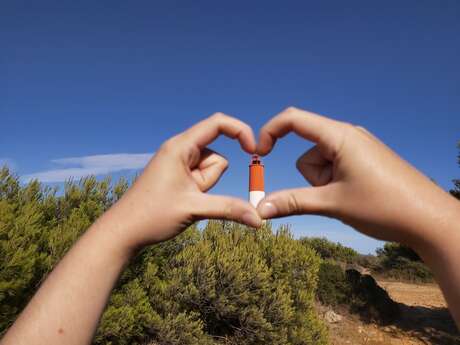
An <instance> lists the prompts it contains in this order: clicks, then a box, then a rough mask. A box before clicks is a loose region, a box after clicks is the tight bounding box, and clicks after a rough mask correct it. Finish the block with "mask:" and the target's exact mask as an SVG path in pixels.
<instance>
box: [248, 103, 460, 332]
mask: <svg viewBox="0 0 460 345" xmlns="http://www.w3.org/2000/svg"><path fill="white" fill-rule="evenodd" d="M291 131H292V132H295V133H297V134H298V135H300V136H302V137H303V138H305V139H307V140H309V141H312V142H314V143H315V144H316V145H315V146H314V147H313V148H312V149H310V150H309V151H307V152H305V153H304V154H303V155H302V156H301V157H300V158H299V159H298V161H297V168H298V170H299V171H300V173H301V174H302V175H303V176H304V177H305V179H306V180H307V181H308V182H310V184H311V185H312V187H303V188H298V189H291V190H283V191H278V192H275V193H273V194H271V195H268V196H267V197H266V198H265V199H264V200H262V202H261V203H260V204H259V206H258V211H259V214H260V215H261V216H262V217H263V218H274V217H282V216H287V215H291V214H322V215H326V216H329V217H334V218H337V219H339V220H341V221H343V222H344V223H346V224H349V225H351V226H353V227H354V228H355V229H357V230H358V231H361V232H363V233H365V234H367V235H369V236H372V237H375V238H378V239H382V240H387V241H396V242H400V243H403V244H406V245H409V246H410V247H412V248H413V249H414V250H416V251H417V253H418V254H419V255H420V256H421V257H422V259H423V260H424V261H425V262H426V263H427V264H428V266H429V267H430V268H431V269H432V270H433V272H434V275H435V277H436V279H437V281H438V282H439V284H440V286H441V289H442V291H443V293H444V295H445V297H446V300H447V303H448V305H449V308H450V310H451V312H452V315H453V317H454V319H455V320H456V322H457V325H460V269H458V265H460V226H459V219H460V202H458V200H456V199H454V198H453V197H451V196H450V195H449V194H448V193H446V192H444V191H443V190H442V189H440V188H439V187H438V186H436V185H435V184H434V183H433V182H432V181H431V180H429V179H428V178H427V177H426V176H424V175H423V174H422V173H420V172H419V171H417V170H416V169H415V168H414V167H412V166H411V165H410V164H408V163H407V162H405V161H404V160H403V159H401V158H400V157H399V156H398V155H397V154H396V153H394V152H393V151H392V150H390V149H389V148H388V147H387V146H386V145H384V144H383V143H382V142H380V141H379V140H378V139H377V138H375V137H374V136H373V135H372V134H371V133H369V132H368V131H367V130H365V129H364V128H361V127H356V126H353V125H350V124H346V123H343V122H339V121H334V120H332V119H329V118H326V117H323V116H320V115H316V114H313V113H310V112H307V111H302V110H299V109H295V108H289V109H287V110H285V111H284V112H282V113H281V114H279V115H278V116H276V117H274V118H273V119H271V120H270V121H269V122H268V123H267V124H266V125H265V126H264V127H263V128H262V129H261V131H260V138H259V143H258V147H257V151H258V153H259V154H261V155H266V154H268V153H269V152H270V151H271V150H272V148H273V146H274V144H275V142H276V140H277V139H278V138H280V137H283V136H284V135H286V134H287V133H289V132H291Z"/></svg>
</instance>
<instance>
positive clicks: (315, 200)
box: [257, 186, 333, 219]
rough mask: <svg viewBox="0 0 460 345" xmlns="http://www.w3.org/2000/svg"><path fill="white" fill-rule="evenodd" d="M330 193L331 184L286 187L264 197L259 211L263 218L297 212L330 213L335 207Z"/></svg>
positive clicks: (258, 208)
mask: <svg viewBox="0 0 460 345" xmlns="http://www.w3.org/2000/svg"><path fill="white" fill-rule="evenodd" d="M329 194H330V190H329V186H323V187H312V188H298V189H286V190H282V191H278V192H275V193H272V194H270V195H268V196H267V197H265V198H264V199H262V201H261V202H260V203H259V205H258V206H257V211H258V212H259V215H260V217H262V218H263V219H268V218H278V217H285V216H290V215H296V214H297V215H298V214H320V215H328V214H329V213H330V212H331V210H332V208H333V205H332V203H331V202H330V200H332V199H331V198H329V197H328V196H329Z"/></svg>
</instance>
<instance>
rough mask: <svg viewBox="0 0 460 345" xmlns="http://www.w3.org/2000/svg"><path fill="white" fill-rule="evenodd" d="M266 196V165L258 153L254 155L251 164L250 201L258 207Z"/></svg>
mask: <svg viewBox="0 0 460 345" xmlns="http://www.w3.org/2000/svg"><path fill="white" fill-rule="evenodd" d="M264 197H265V189H264V165H263V164H262V163H261V161H260V157H259V156H258V155H253V156H252V159H251V164H250V165H249V202H250V203H251V204H252V206H254V207H257V204H258V203H259V202H260V200H262V199H263V198H264Z"/></svg>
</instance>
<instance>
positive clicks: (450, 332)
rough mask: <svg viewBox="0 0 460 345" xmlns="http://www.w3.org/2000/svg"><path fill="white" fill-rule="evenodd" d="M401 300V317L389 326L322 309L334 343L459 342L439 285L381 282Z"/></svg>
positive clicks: (459, 335) (403, 344)
mask: <svg viewBox="0 0 460 345" xmlns="http://www.w3.org/2000/svg"><path fill="white" fill-rule="evenodd" d="M378 284H379V285H380V286H381V287H382V288H384V289H385V290H387V292H388V293H389V295H390V297H391V298H392V299H393V300H394V301H396V302H398V303H399V307H400V309H401V317H400V318H398V319H397V320H396V321H394V322H392V323H391V324H389V325H386V326H378V325H376V324H374V323H366V322H364V321H362V320H360V318H359V316H356V315H351V314H349V313H348V312H347V311H346V309H344V308H343V309H338V310H330V309H327V308H324V307H319V308H320V313H322V314H323V317H324V318H325V319H326V320H327V324H328V326H329V333H330V342H331V344H332V345H345V344H347V345H348V344H351V345H383V344H386V345H422V344H423V345H426V344H432V345H452V344H455V345H457V344H458V345H460V333H459V332H458V331H457V328H456V326H455V323H454V322H453V320H452V318H451V316H450V314H449V312H448V310H447V308H446V302H445V300H444V298H443V296H442V293H441V291H440V289H439V287H438V286H437V285H436V284H408V283H403V282H390V281H378Z"/></svg>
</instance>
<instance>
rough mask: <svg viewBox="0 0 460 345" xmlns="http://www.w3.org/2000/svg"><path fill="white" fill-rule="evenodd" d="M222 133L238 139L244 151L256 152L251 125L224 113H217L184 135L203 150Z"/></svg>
mask: <svg viewBox="0 0 460 345" xmlns="http://www.w3.org/2000/svg"><path fill="white" fill-rule="evenodd" d="M221 134H223V135H225V136H227V137H229V138H232V139H237V140H238V141H239V143H240V145H241V148H242V149H243V150H244V151H246V152H248V153H254V152H255V149H256V140H255V138H254V133H253V132H252V129H251V127H249V126H248V125H247V124H246V123H244V122H243V121H240V120H238V119H235V118H234V117H231V116H228V115H225V114H222V113H216V114H214V115H212V116H210V117H208V118H207V119H205V120H203V121H201V122H199V123H197V124H196V125H194V126H192V127H190V128H189V129H188V130H186V131H185V132H184V133H183V134H182V135H183V136H184V137H185V138H187V140H188V141H190V142H192V143H193V144H195V145H197V147H198V148H199V149H200V151H201V150H202V149H204V148H205V147H206V146H207V145H209V144H210V143H212V142H213V141H214V140H215V139H216V138H217V137H218V136H219V135H221Z"/></svg>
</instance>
